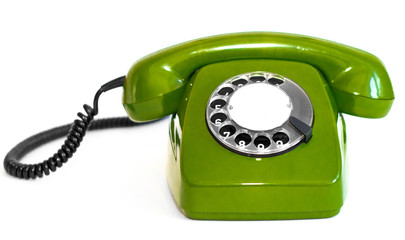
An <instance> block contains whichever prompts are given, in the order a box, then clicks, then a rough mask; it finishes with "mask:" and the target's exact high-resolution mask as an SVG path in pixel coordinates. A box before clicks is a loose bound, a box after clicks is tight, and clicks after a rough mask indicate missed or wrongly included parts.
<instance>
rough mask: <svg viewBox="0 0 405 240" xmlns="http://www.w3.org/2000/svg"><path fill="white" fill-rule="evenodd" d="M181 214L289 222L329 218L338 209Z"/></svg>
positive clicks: (193, 217)
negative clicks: (292, 220)
mask: <svg viewBox="0 0 405 240" xmlns="http://www.w3.org/2000/svg"><path fill="white" fill-rule="evenodd" d="M182 212H183V214H184V215H185V216H186V217H188V218H190V219H195V220H291V219H312V218H330V217H334V216H336V215H337V214H338V213H339V212H340V208H338V209H335V210H331V211H319V212H280V213H205V212H189V211H184V210H183V209H182Z"/></svg>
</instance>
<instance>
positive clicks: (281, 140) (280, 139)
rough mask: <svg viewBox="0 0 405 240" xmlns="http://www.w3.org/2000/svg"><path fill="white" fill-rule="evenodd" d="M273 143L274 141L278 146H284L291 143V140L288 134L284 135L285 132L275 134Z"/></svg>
mask: <svg viewBox="0 0 405 240" xmlns="http://www.w3.org/2000/svg"><path fill="white" fill-rule="evenodd" d="M273 141H274V142H275V143H276V144H277V145H278V146H280V145H283V144H286V143H288V141H290V138H289V137H288V135H287V134H285V133H283V132H278V133H275V134H274V135H273Z"/></svg>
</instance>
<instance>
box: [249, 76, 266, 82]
mask: <svg viewBox="0 0 405 240" xmlns="http://www.w3.org/2000/svg"><path fill="white" fill-rule="evenodd" d="M249 79H250V81H252V82H263V81H264V80H266V78H265V77H264V76H252V77H250V78H249Z"/></svg>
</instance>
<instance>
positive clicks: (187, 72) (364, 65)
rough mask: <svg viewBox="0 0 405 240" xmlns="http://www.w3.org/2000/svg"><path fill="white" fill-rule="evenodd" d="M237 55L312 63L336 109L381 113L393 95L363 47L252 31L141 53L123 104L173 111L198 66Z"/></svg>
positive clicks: (143, 116) (132, 111) (140, 110)
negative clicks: (147, 53)
mask: <svg viewBox="0 0 405 240" xmlns="http://www.w3.org/2000/svg"><path fill="white" fill-rule="evenodd" d="M242 59H276V60H288V61H296V62H302V63H307V64H309V65H311V66H313V67H315V68H316V69H318V70H319V71H320V72H321V73H322V75H323V76H324V78H325V80H326V84H329V85H330V87H331V90H332V92H333V93H334V96H335V100H336V103H337V105H338V106H339V110H340V112H344V113H348V114H352V115H356V116H362V117H369V118H377V117H383V116H385V115H386V114H387V113H388V111H389V109H390V107H391V104H392V102H393V99H394V94H393V91H392V86H391V82H390V80H389V77H388V74H387V72H386V70H385V68H384V66H383V64H382V63H381V61H380V60H379V59H378V58H377V57H375V56H373V55H371V54H369V53H367V52H364V51H362V50H359V49H356V48H352V47H348V46H345V45H342V44H338V43H334V42H331V41H327V40H322V39H317V38H312V37H307V36H300V35H293V34H282V33H268V32H253V33H235V34H226V35H218V36H212V37H207V38H202V39H197V40H193V41H190V42H186V43H182V44H179V45H176V46H172V47H169V48H167V49H163V50H161V51H158V52H156V53H153V54H151V55H149V56H146V57H144V58H143V59H141V60H139V61H138V62H136V63H135V64H134V65H133V66H132V68H131V69H130V71H129V73H128V75H127V79H126V82H125V85H124V96H123V104H124V107H125V109H126V111H127V112H128V115H129V117H130V118H131V119H133V120H135V121H149V120H153V119H157V118H161V117H164V116H167V115H169V114H171V113H175V112H176V111H177V108H178V105H179V101H180V98H181V96H182V94H183V91H184V88H185V86H186V85H187V82H188V81H189V78H190V76H191V75H192V74H193V73H194V72H195V71H196V70H197V69H199V68H201V67H204V66H206V65H209V64H212V63H218V62H225V61H230V60H242Z"/></svg>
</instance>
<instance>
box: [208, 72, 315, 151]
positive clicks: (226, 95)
mask: <svg viewBox="0 0 405 240" xmlns="http://www.w3.org/2000/svg"><path fill="white" fill-rule="evenodd" d="M254 84H260V85H254ZM249 86H250V87H249ZM269 86H271V87H269ZM253 87H256V89H258V87H260V88H266V89H269V90H271V93H269V94H273V93H275V92H274V91H280V93H282V94H285V95H286V96H287V98H288V99H289V101H290V102H289V104H288V107H289V108H290V111H289V112H288V114H289V115H288V116H287V117H286V119H285V121H284V120H283V121H284V122H281V123H280V124H277V125H276V126H274V127H271V128H268V129H261V128H255V127H254V126H252V125H249V126H250V127H246V126H242V125H243V124H245V125H248V124H246V119H247V120H249V116H248V115H247V116H245V117H244V121H241V120H240V119H239V120H238V119H235V117H236V116H235V115H233V114H232V110H233V108H234V107H240V106H231V105H230V102H232V97H233V96H235V95H236V94H239V93H238V91H240V90H241V89H247V88H251V89H253ZM273 88H274V89H273ZM244 91H245V90H244ZM263 91H265V90H261V91H258V92H260V93H262V94H263ZM240 92H242V91H240ZM264 93H265V94H267V93H266V92H264ZM256 97H258V96H257V95H256V96H253V97H252V98H253V99H249V100H253V101H255V98H256ZM234 99H236V97H235V98H234ZM275 102H276V103H275ZM275 102H273V103H272V104H273V105H274V104H277V101H275ZM262 104H264V105H263V109H265V108H266V104H268V103H262ZM263 111H264V110H263ZM274 114H277V113H274ZM274 116H276V115H274ZM269 120H272V119H268V118H267V120H266V121H269ZM313 121H314V111H313V108H312V104H311V100H310V98H309V96H308V95H307V94H306V92H305V91H304V90H303V89H302V88H301V87H300V86H299V85H298V84H297V83H295V82H294V81H292V80H290V79H288V78H286V77H284V76H281V75H278V74H276V73H270V72H261V71H258V72H250V73H244V74H240V75H237V76H234V77H231V78H229V79H227V80H225V81H224V82H223V83H221V84H220V85H219V86H218V87H217V88H216V89H215V90H214V91H213V93H212V94H211V96H210V98H209V100H208V103H207V108H206V123H207V126H208V129H209V131H210V133H211V135H212V136H213V137H214V138H215V139H216V140H217V141H218V142H219V143H220V144H221V145H223V146H225V147H226V148H227V149H229V150H231V151H233V152H236V153H238V154H242V155H245V156H251V157H269V156H274V155H279V154H282V153H284V152H287V151H289V150H291V149H293V148H295V147H297V146H298V144H300V143H301V142H303V141H305V142H307V141H308V140H309V139H310V137H311V136H308V134H311V133H312V125H313ZM238 122H239V123H241V124H238ZM242 123H243V124H242ZM265 124H266V122H265Z"/></svg>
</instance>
